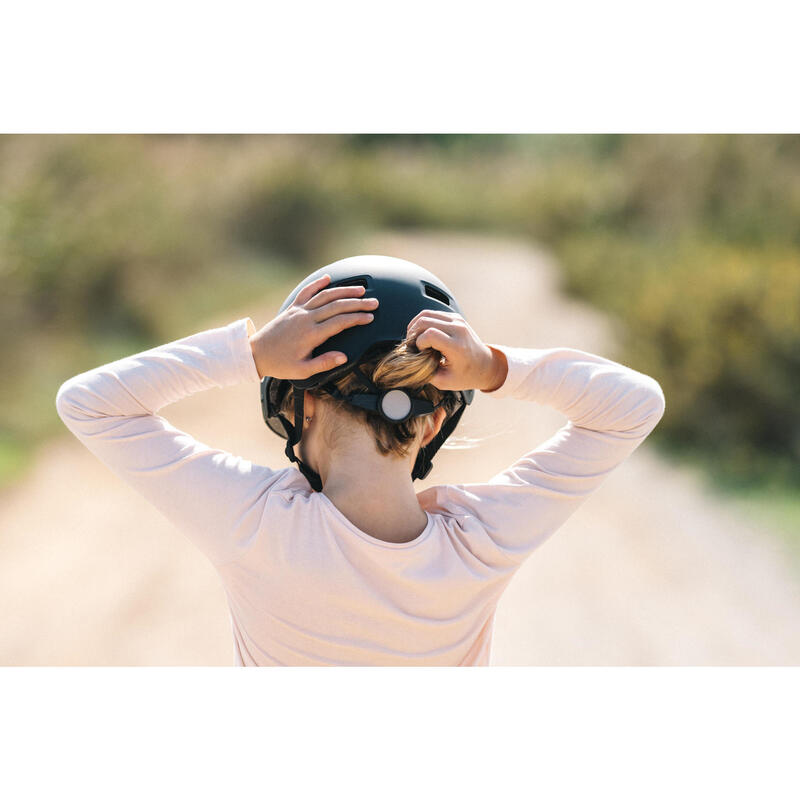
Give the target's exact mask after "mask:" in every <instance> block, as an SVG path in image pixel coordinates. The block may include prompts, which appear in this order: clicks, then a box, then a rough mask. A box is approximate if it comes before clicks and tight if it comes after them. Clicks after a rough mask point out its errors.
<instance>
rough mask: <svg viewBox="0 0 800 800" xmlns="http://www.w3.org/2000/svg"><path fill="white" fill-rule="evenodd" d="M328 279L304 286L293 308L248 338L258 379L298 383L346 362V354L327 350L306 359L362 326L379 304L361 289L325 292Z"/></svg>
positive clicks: (287, 309) (344, 288) (341, 288)
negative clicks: (346, 331)
mask: <svg viewBox="0 0 800 800" xmlns="http://www.w3.org/2000/svg"><path fill="white" fill-rule="evenodd" d="M330 279H331V277H330V275H327V274H326V275H323V276H322V277H321V278H318V279H317V280H315V281H313V282H312V283H309V284H308V286H304V287H303V288H302V289H301V290H300V291H299V292H298V293H297V297H295V299H294V301H293V302H292V304H291V305H289V306H288V307H287V308H286V309H284V310H283V311H282V312H281V313H280V314H279V315H278V316H277V317H275V319H273V320H272V321H271V322H268V323H267V324H266V325H265V326H264V327H263V328H261V330H259V331H257V332H256V333H254V334H253V335H252V336H251V337H250V347H251V349H252V351H253V359H254V360H255V362H256V368H257V369H258V375H259V377H260V378H263V377H264V376H265V375H270V376H271V377H273V378H281V379H285V380H302V379H303V378H309V377H311V376H312V375H315V374H316V373H317V372H325V371H326V370H329V369H333V367H336V366H339V365H340V364H344V362H345V361H346V360H347V357H346V356H345V354H344V353H342V352H339V351H336V350H331V351H329V352H327V353H323V354H322V355H319V356H317V357H316V358H310V357H309V356H310V355H311V352H312V351H313V350H314V348H315V347H317V346H318V345H320V344H322V343H323V342H325V341H326V340H327V339H330V337H331V336H333V335H334V334H337V333H339V332H340V331H343V330H344V329H345V328H349V327H352V326H353V325H366V324H367V323H369V322H371V321H372V319H373V316H372V314H370V313H368V312H369V311H371V310H374V309H375V308H376V307H377V305H378V301H377V299H375V298H364V297H362V296H361V295H363V294H364V292H365V291H366V289H365V288H364V287H363V286H339V287H337V288H335V289H325V288H324V287H325V286H326V285H327V284H328V283H329V282H330Z"/></svg>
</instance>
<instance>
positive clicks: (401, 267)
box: [280, 255, 461, 389]
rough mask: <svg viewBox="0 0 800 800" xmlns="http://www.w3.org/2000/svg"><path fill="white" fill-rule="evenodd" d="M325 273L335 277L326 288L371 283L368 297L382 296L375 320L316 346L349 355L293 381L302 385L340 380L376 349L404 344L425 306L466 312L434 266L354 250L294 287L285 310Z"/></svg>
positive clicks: (316, 352)
mask: <svg viewBox="0 0 800 800" xmlns="http://www.w3.org/2000/svg"><path fill="white" fill-rule="evenodd" d="M325 274H328V275H330V277H331V280H330V283H329V284H328V285H327V286H326V287H325V289H330V288H334V287H336V286H353V285H361V286H364V287H365V288H366V291H365V292H364V294H363V297H377V298H378V301H379V302H378V307H377V308H376V309H375V310H374V311H373V312H372V313H373V314H374V319H373V320H372V321H371V322H369V323H368V324H366V325H353V326H351V327H349V328H345V329H344V330H343V331H340V332H339V333H337V334H334V335H333V336H331V337H330V338H328V339H327V340H326V341H325V342H323V343H322V344H320V345H318V346H317V347H315V348H314V350H313V351H312V353H311V357H312V358H315V357H316V356H318V355H321V354H322V353H327V352H329V351H331V350H336V351H341V352H343V353H344V354H345V355H346V356H347V361H346V362H345V363H344V364H341V365H338V366H336V367H334V368H333V369H329V370H326V371H325V372H318V373H316V374H315V375H312V376H311V377H309V378H305V379H302V380H296V379H295V380H292V381H291V383H292V384H293V385H294V386H298V387H300V388H302V389H310V388H314V387H316V386H320V385H322V384H324V383H327V382H328V381H331V380H335V379H336V378H337V377H338V376H339V375H342V374H344V373H345V372H347V371H348V370H350V369H351V368H352V367H353V365H354V364H357V363H359V362H360V360H361V359H362V358H364V357H365V356H367V355H368V354H370V353H371V352H373V351H379V350H382V349H383V348H386V349H390V348H391V347H393V346H395V345H396V344H399V343H400V342H402V341H403V340H404V339H405V338H406V332H407V330H408V323H409V322H411V320H412V319H413V318H414V317H415V316H416V315H417V314H418V313H419V312H420V311H424V310H426V309H431V310H435V311H454V312H456V313H458V314H461V309H460V307H459V305H458V303H457V302H456V299H455V297H454V295H453V293H452V292H451V291H450V289H448V288H447V286H446V285H445V284H444V283H443V282H442V281H441V280H440V279H439V278H437V277H436V275H434V274H433V273H432V272H429V271H428V270H427V269H424V268H423V267H420V266H419V265H418V264H414V263H413V262H412V261H406V260H405V259H402V258H394V257H393V256H379V255H361V256H351V257H350V258H343V259H341V260H339V261H334V262H333V263H332V264H329V265H328V266H326V267H320V269H318V270H316V271H315V272H312V273H311V274H310V275H308V276H307V277H306V278H304V279H303V280H302V281H301V282H300V283H299V284H298V285H297V286H296V287H295V288H294V289H293V290H292V292H291V294H290V295H289V296H288V297H287V298H286V300H284V302H283V305H282V306H281V307H280V311H281V312H282V311H284V310H286V308H288V307H289V306H290V305H291V303H292V302H294V299H295V297H297V295H298V293H299V292H300V291H301V290H302V289H303V287H304V286H307V285H308V284H309V283H311V282H312V281H315V280H317V279H318V278H321V277H322V276H323V275H325Z"/></svg>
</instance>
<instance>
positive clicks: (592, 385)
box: [56, 256, 665, 666]
mask: <svg viewBox="0 0 800 800" xmlns="http://www.w3.org/2000/svg"><path fill="white" fill-rule="evenodd" d="M337 357H338V358H337ZM238 382H252V383H257V382H260V383H261V397H262V412H263V414H264V419H265V421H266V423H267V424H268V425H269V427H270V428H271V430H273V431H274V432H275V433H278V434H279V435H281V436H283V437H284V438H286V440H287V444H286V455H287V456H288V457H289V458H290V459H291V460H292V461H294V462H296V463H297V465H298V469H295V468H293V467H292V466H291V465H290V466H288V467H285V468H284V469H273V468H270V467H266V466H263V465H260V464H254V463H252V462H250V461H247V460H245V459H243V458H241V457H237V456H234V455H232V454H230V453H227V452H225V451H221V450H214V449H212V448H210V447H208V446H206V445H204V444H201V443H200V442H198V441H196V440H195V439H193V438H192V437H191V436H190V435H189V434H187V433H184V432H182V431H179V430H177V429H176V428H175V427H173V426H172V425H170V423H169V422H167V421H166V420H165V419H164V418H163V417H161V416H158V415H157V412H158V411H159V409H161V408H162V407H164V406H166V405H168V404H169V403H172V402H175V401H176V400H179V399H180V398H182V397H186V396H188V395H190V394H192V393H194V392H198V391H202V390H203V389H208V388H211V387H212V386H229V385H232V384H235V383H238ZM475 390H478V391H481V392H484V393H485V394H487V395H488V396H490V397H506V396H511V397H516V398H518V399H523V400H529V401H534V402H538V403H542V404H545V405H549V406H551V407H553V408H555V409H557V410H559V411H561V412H562V413H563V414H565V415H566V416H567V417H568V422H567V423H566V424H565V425H564V426H563V427H562V428H561V429H560V430H559V431H558V432H557V433H555V434H554V435H553V436H552V437H551V438H550V439H549V440H548V441H546V442H544V443H542V444H541V445H539V447H537V448H536V449H534V450H531V451H530V452H528V453H526V454H525V455H523V456H522V457H521V458H520V459H519V460H518V461H516V462H515V463H514V464H512V465H511V466H509V467H508V468H507V469H506V470H504V471H503V472H501V473H500V474H498V475H496V476H495V477H493V478H492V479H491V480H489V481H488V482H487V483H483V484H458V485H436V486H431V487H429V488H427V489H425V490H424V491H422V492H420V493H419V494H416V493H415V490H414V486H413V481H414V480H415V479H417V478H421V477H425V476H426V475H427V474H428V472H429V471H430V469H431V465H432V458H433V455H434V453H435V452H436V450H437V449H438V448H439V447H440V446H441V444H442V443H443V442H444V441H445V439H446V438H447V437H448V436H449V435H450V434H451V433H452V431H453V429H454V428H455V426H456V424H457V422H458V420H459V418H460V416H461V414H462V413H463V412H464V409H465V408H466V406H467V405H468V404H469V402H470V401H471V400H472V396H473V392H474V391H475ZM56 407H57V409H58V413H59V415H60V417H61V419H62V420H63V421H64V423H65V424H66V425H67V427H68V428H69V429H70V430H71V431H72V432H73V433H74V434H75V435H76V436H77V437H78V438H79V439H80V440H81V441H82V442H83V443H84V445H85V446H86V447H87V448H88V449H89V450H90V451H91V452H93V453H94V454H95V455H96V456H97V457H98V458H100V459H101V460H102V461H103V462H104V463H105V464H106V465H108V466H109V467H110V468H111V469H112V470H114V471H115V472H116V473H117V474H118V475H119V476H120V477H121V478H122V479H123V480H125V481H127V482H128V483H129V484H130V485H132V486H133V487H134V488H135V489H137V490H138V491H139V492H141V493H142V494H143V495H144V496H145V497H146V498H147V499H148V500H150V502H152V503H153V504H154V505H155V506H156V507H157V508H159V509H160V510H161V511H162V512H163V513H164V514H165V515H166V516H167V517H168V518H169V519H171V520H172V521H173V522H174V523H175V525H176V526H178V527H179V528H180V529H181V530H183V531H184V533H185V534H186V535H187V536H189V538H190V539H191V540H192V541H194V542H195V543H196V544H197V546H198V547H200V548H201V549H202V550H203V552H204V553H205V554H206V555H207V557H208V558H209V559H210V560H211V562H212V563H213V564H214V565H215V567H216V569H217V571H218V573H219V575H220V578H221V580H222V582H223V585H224V587H225V591H226V594H227V598H228V603H229V608H230V614H231V621H232V627H233V634H234V643H235V650H234V653H235V659H234V660H235V663H236V664H237V665H246V666H251V665H252V666H256V665H462V666H468V665H487V664H488V663H489V655H490V648H491V637H492V626H493V622H494V614H495V609H496V606H497V603H498V601H499V599H500V596H501V595H502V593H503V591H504V589H505V588H506V586H507V585H508V583H509V581H510V580H511V578H512V577H513V576H514V574H515V573H516V570H517V569H518V568H519V567H520V566H521V564H522V563H523V561H524V560H525V559H526V558H527V556H528V555H530V554H531V552H532V551H533V550H534V549H535V548H536V547H537V546H538V545H540V544H541V543H542V542H543V541H544V540H545V539H546V538H547V537H549V536H550V535H551V534H552V533H554V532H555V531H556V530H557V529H558V528H559V527H560V526H561V525H562V524H563V523H564V522H565V521H566V520H567V519H568V518H569V516H570V515H571V514H572V513H574V512H575V510H576V509H577V508H578V507H579V506H580V505H581V504H582V503H583V502H584V501H585V500H586V499H587V498H588V496H589V495H590V494H591V492H593V491H594V490H595V489H596V488H597V487H598V486H600V484H601V483H602V482H603V481H604V480H605V478H606V477H608V475H609V474H610V473H611V471H612V470H613V469H615V468H616V467H617V466H619V464H621V463H622V462H623V461H624V460H625V459H626V458H627V457H628V456H629V455H630V454H631V453H632V452H633V451H634V450H635V449H636V448H637V447H638V446H639V445H640V444H641V443H642V441H644V439H645V438H646V437H647V436H648V434H649V433H650V432H651V431H652V430H653V428H654V427H655V426H656V424H657V423H658V421H659V420H660V419H661V417H662V416H663V413H664V409H665V400H664V394H663V392H662V390H661V387H660V386H659V384H658V383H657V382H656V381H655V380H654V379H653V378H651V377H649V376H647V375H644V374H642V373H640V372H637V371H635V370H633V369H630V368H629V367H626V366H623V365H622V364H618V363H616V362H614V361H610V360H608V359H606V358H603V357H601V356H597V355H592V354H591V353H587V352H584V351H582V350H575V349H571V348H547V349H537V348H522V347H509V346H505V345H487V344H484V343H483V342H482V341H481V339H480V338H479V337H478V336H477V334H476V333H475V331H473V330H472V328H471V327H470V326H469V324H468V323H467V322H466V320H465V319H464V318H463V316H461V314H460V309H459V308H458V304H457V303H456V301H455V298H454V297H453V295H452V293H451V292H450V291H449V290H448V289H447V287H446V286H444V284H443V283H442V282H441V281H440V280H439V279H438V278H436V276H434V275H433V274H432V273H430V272H429V271H427V270H424V269H423V268H422V267H419V266H418V265H416V264H412V263H410V262H407V261H403V260H401V259H394V258H388V257H383V256H356V257H353V258H348V259H343V260H341V261H338V262H335V263H334V264H331V265H329V266H328V267H326V268H324V269H322V270H317V272H315V273H312V275H310V276H308V277H307V278H306V279H305V280H304V281H302V282H301V284H300V285H299V286H298V287H297V288H296V289H295V290H294V291H293V292H292V293H291V294H290V296H289V297H288V298H287V300H286V301H285V302H284V304H283V306H282V307H281V309H280V312H279V313H278V315H277V316H276V317H275V319H273V320H272V321H270V322H269V323H268V324H267V325H265V326H264V327H263V328H262V329H261V330H259V331H256V329H255V326H254V325H253V322H252V320H251V319H250V318H249V317H246V318H244V319H240V320H237V321H235V322H232V323H230V324H229V325H227V326H225V327H221V328H214V329H211V330H207V331H203V332H200V333H196V334H194V335H192V336H187V337H185V338H183V339H179V340H177V341H174V342H171V343H169V344H165V345H162V346H160V347H155V348H152V349H150V350H146V351H144V352H142V353H139V354H136V355H133V356H129V357H127V358H123V359H119V360H118V361H115V362H112V363H110V364H107V365H105V366H102V367H97V368H96V369H93V370H89V371H88V372H85V373H82V374H80V375H77V376H75V377H73V378H70V379H69V380H68V381H66V382H65V383H64V384H63V385H62V386H61V388H60V389H59V391H58V395H57V398H56Z"/></svg>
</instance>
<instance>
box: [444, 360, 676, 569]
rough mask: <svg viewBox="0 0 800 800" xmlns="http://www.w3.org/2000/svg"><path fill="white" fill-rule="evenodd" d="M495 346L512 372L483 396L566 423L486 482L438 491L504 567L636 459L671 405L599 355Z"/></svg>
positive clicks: (642, 379) (487, 554) (645, 380)
mask: <svg viewBox="0 0 800 800" xmlns="http://www.w3.org/2000/svg"><path fill="white" fill-rule="evenodd" d="M490 346H491V347H494V348H496V349H498V350H501V351H502V352H503V354H504V355H505V356H506V360H507V361H508V373H507V375H506V379H505V381H504V383H503V384H502V385H501V386H500V387H499V388H498V389H496V390H494V391H492V392H485V394H487V395H489V396H491V397H514V398H516V399H519V400H528V401H533V402H535V403H540V404H542V405H546V406H550V407H551V408H554V409H556V410H557V411H560V412H561V413H562V414H564V415H565V416H566V417H567V418H568V421H567V422H566V424H565V425H564V426H563V427H562V428H560V429H559V430H558V431H557V432H556V433H555V434H554V435H553V436H551V437H550V438H549V439H547V440H546V441H544V442H542V443H541V444H540V445H539V446H538V447H536V448H534V449H533V450H531V451H530V452H528V453H526V454H525V455H523V456H522V457H521V458H520V459H518V460H517V461H515V462H514V463H513V464H511V465H510V466H509V467H508V468H507V469H505V470H503V471H502V472H500V473H498V474H497V475H495V476H494V477H493V478H491V479H490V480H489V481H488V483H484V484H474V483H473V484H460V485H454V486H439V487H435V488H436V489H437V491H438V494H437V502H438V503H439V504H440V505H441V506H443V507H444V508H446V509H447V511H448V513H455V514H456V515H463V516H465V517H468V518H471V519H472V520H473V521H477V523H478V528H479V530H480V533H481V535H480V537H478V538H479V541H477V542H476V543H475V555H478V556H479V557H481V558H482V560H484V561H487V562H492V563H493V564H495V565H496V566H497V567H498V568H503V569H505V568H509V567H512V568H513V567H515V566H519V565H520V564H521V562H522V561H523V560H524V559H525V558H526V557H527V556H528V555H529V554H530V553H531V551H533V550H534V549H535V548H536V547H538V546H539V545H540V544H541V543H542V542H543V541H545V540H546V539H547V538H548V537H549V536H550V535H552V534H553V533H554V532H555V531H556V530H558V528H559V527H560V526H561V525H563V524H564V522H565V521H566V520H567V519H568V518H569V517H570V516H571V515H572V514H573V513H574V512H575V511H576V510H577V509H578V507H579V506H580V505H581V504H582V503H584V502H585V501H586V499H587V498H588V497H589V495H590V494H591V493H592V492H593V491H594V490H595V489H597V488H598V487H599V486H600V485H601V484H602V483H603V481H604V480H605V479H606V478H607V477H608V476H609V474H610V473H611V472H612V471H613V470H614V469H615V468H616V467H618V466H619V465H620V464H621V463H622V462H623V461H624V460H625V459H626V458H627V457H628V456H629V455H631V453H633V451H634V450H635V449H636V448H637V447H638V446H639V445H640V444H641V443H642V442H643V441H644V440H645V438H646V437H647V436H648V435H649V434H650V432H651V431H652V430H653V429H654V428H655V426H656V425H657V424H658V422H659V420H660V419H661V417H662V416H663V414H664V410H665V407H666V403H665V399H664V393H663V391H662V389H661V386H660V385H659V383H658V382H657V381H656V380H655V379H654V378H651V377H650V376H648V375H645V374H643V373H641V372H637V371H636V370H633V369H631V368H629V367H626V366H624V365H623V364H619V363H617V362H615V361H611V360H609V359H607V358H603V357H602V356H599V355H594V354H592V353H588V352H585V351H583V350H576V349H572V348H560V347H554V348H548V349H534V348H520V347H506V346H503V345H490ZM465 524H467V525H468V523H467V522H466V521H465Z"/></svg>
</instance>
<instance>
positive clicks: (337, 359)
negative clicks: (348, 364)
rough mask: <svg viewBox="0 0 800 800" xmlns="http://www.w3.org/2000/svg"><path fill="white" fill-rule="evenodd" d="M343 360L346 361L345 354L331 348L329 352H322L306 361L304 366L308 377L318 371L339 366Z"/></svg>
mask: <svg viewBox="0 0 800 800" xmlns="http://www.w3.org/2000/svg"><path fill="white" fill-rule="evenodd" d="M345 361H347V356H346V355H345V354H344V353H339V352H337V351H335V350H332V351H331V352H329V353H323V354H322V355H321V356H317V357H316V358H312V359H310V360H309V361H306V362H305V366H306V369H307V370H308V377H310V376H311V375H316V374H317V373H318V372H326V371H327V370H329V369H333V368H334V367H340V366H341V365H342V364H344V363H345Z"/></svg>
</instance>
